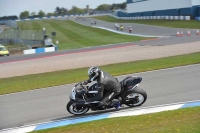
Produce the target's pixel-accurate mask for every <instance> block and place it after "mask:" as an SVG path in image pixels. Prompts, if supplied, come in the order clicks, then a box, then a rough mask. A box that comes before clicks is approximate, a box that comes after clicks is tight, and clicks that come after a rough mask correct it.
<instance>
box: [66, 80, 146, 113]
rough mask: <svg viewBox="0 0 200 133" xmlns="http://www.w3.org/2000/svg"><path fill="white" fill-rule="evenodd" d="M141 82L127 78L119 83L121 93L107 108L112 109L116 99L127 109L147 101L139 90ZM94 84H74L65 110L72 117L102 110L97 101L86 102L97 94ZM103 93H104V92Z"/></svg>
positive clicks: (140, 89) (144, 94) (142, 91)
mask: <svg viewBox="0 0 200 133" xmlns="http://www.w3.org/2000/svg"><path fill="white" fill-rule="evenodd" d="M141 81H142V78H141V77H133V76H130V77H127V78H125V79H124V80H122V81H121V82H120V84H121V93H120V94H119V95H117V96H116V97H114V99H113V100H112V102H111V104H110V105H109V106H108V107H107V108H114V107H115V103H116V99H121V105H122V104H125V105H127V106H129V107H135V106H140V105H142V104H143V103H144V102H145V101H146V99H147V93H146V92H145V91H144V90H143V89H142V88H139V87H138V86H139V83H140V82H141ZM96 85H97V84H96V83H95V84H93V85H92V86H90V87H89V86H85V85H83V84H82V82H80V83H78V84H76V85H75V86H74V88H73V89H72V92H71V94H70V95H69V98H70V101H69V102H68V104H67V106H66V108H67V111H68V112H69V113H71V114H74V115H81V114H85V113H86V112H87V111H88V110H89V109H91V110H104V109H102V107H99V106H98V104H99V101H92V102H87V100H86V99H87V98H92V97H95V96H96V94H97V93H98V90H97V89H96ZM104 93H105V92H104Z"/></svg>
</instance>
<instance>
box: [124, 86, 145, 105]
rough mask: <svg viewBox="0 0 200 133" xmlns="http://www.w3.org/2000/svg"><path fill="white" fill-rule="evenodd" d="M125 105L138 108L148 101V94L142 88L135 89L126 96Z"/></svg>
mask: <svg viewBox="0 0 200 133" xmlns="http://www.w3.org/2000/svg"><path fill="white" fill-rule="evenodd" d="M124 98H125V101H124V102H125V105H127V106H129V107H136V106H140V105H142V104H143V103H144V102H145V101H146V100H147V93H146V92H145V90H143V89H142V88H139V87H137V88H135V89H133V90H131V91H130V92H127V93H126V94H125V95H124Z"/></svg>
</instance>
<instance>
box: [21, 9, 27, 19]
mask: <svg viewBox="0 0 200 133" xmlns="http://www.w3.org/2000/svg"><path fill="white" fill-rule="evenodd" d="M19 16H20V18H21V19H22V18H27V17H28V16H29V11H24V12H21V13H20V15H19Z"/></svg>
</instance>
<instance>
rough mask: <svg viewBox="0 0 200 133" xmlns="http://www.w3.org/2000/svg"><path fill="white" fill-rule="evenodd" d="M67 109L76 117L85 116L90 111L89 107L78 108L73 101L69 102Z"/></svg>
mask: <svg viewBox="0 0 200 133" xmlns="http://www.w3.org/2000/svg"><path fill="white" fill-rule="evenodd" d="M66 108H67V111H68V112H69V113H71V114H74V115H82V114H85V113H86V112H88V110H89V109H90V108H89V107H81V106H76V104H75V102H73V101H69V102H68V103H67V106H66Z"/></svg>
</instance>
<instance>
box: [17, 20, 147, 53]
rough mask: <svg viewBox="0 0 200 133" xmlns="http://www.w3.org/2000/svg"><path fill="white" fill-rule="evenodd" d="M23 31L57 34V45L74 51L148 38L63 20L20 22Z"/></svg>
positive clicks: (54, 39)
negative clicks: (43, 31) (45, 31)
mask: <svg viewBox="0 0 200 133" xmlns="http://www.w3.org/2000/svg"><path fill="white" fill-rule="evenodd" d="M18 26H19V27H20V28H21V30H42V29H43V27H45V28H46V30H47V34H50V35H51V32H56V35H57V36H56V38H53V41H54V43H55V41H56V40H58V41H59V45H58V47H59V49H60V50H62V49H73V48H82V47H89V46H99V45H107V44H115V43H123V42H133V41H140V40H144V39H146V38H144V37H134V36H128V35H121V34H117V33H113V32H110V31H106V30H102V29H97V28H92V27H88V26H83V25H80V24H77V23H75V22H73V21H69V20H66V21H61V20H42V21H41V20H38V21H25V22H18Z"/></svg>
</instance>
